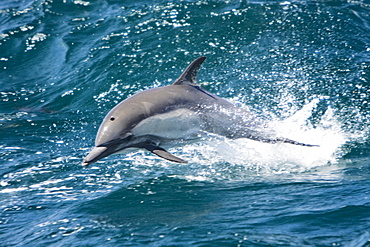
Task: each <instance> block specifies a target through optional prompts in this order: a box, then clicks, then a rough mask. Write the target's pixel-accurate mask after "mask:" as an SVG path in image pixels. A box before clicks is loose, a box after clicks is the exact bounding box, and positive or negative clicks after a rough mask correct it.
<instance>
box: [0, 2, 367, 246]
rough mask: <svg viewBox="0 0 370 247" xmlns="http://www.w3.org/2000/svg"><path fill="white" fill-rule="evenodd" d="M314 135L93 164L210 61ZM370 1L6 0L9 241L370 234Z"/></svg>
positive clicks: (3, 59) (5, 205) (207, 83)
mask: <svg viewBox="0 0 370 247" xmlns="http://www.w3.org/2000/svg"><path fill="white" fill-rule="evenodd" d="M198 56H206V57H207V60H206V61H205V63H204V65H203V66H202V68H201V70H200V71H199V74H198V79H199V83H200V84H201V85H202V86H203V87H204V88H205V89H207V90H209V91H210V92H212V93H214V94H216V95H219V96H221V97H223V98H226V99H229V100H230V101H233V102H235V103H236V104H238V105H241V106H242V107H249V108H250V109H251V110H252V111H253V112H254V113H256V114H258V115H259V116H261V118H263V119H264V120H265V121H266V122H267V123H268V124H269V126H271V128H274V129H276V130H277V131H278V132H279V133H280V134H281V135H282V136H286V137H288V138H291V139H294V140H297V141H301V142H307V143H311V144H317V145H320V146H319V147H300V146H293V145H289V144H266V143H259V142H255V141H251V140H247V139H239V140H229V139H226V138H223V137H219V136H212V135H210V136H209V137H207V138H204V139H202V140H199V141H198V142H192V143H183V144H179V145H178V146H174V147H171V148H170V149H169V150H170V151H171V152H172V153H174V154H175V155H178V156H179V157H182V158H184V159H186V160H188V161H189V163H188V164H175V163H171V162H167V161H165V160H162V159H159V158H158V157H156V156H154V155H152V154H150V153H148V152H146V151H137V152H131V153H127V154H125V155H115V156H110V157H108V158H105V159H103V160H101V161H99V162H97V163H96V164H94V165H92V166H91V167H89V168H87V169H84V168H82V166H81V165H80V164H81V162H82V159H83V157H84V156H85V155H86V154H87V153H88V152H89V150H90V149H91V148H92V147H93V144H94V139H95V135H96V132H97V129H98V127H99V125H100V123H101V121H102V119H103V118H104V116H105V114H106V113H107V112H108V111H109V110H110V109H111V108H112V107H114V106H115V105H116V104H117V103H119V102H120V101H121V100H123V99H125V98H127V97H129V96H131V95H133V94H135V93H137V92H139V91H142V90H145V89H148V88H153V87H158V86H163V85H168V84H170V83H172V82H173V81H174V80H175V79H176V78H177V77H178V76H179V75H180V74H181V72H182V71H183V69H185V68H186V66H187V65H188V64H189V63H190V62H191V61H192V60H193V59H195V58H196V57H198ZM369 95H370V2H369V1H363V0H358V1H356V0H347V1H344V0H343V1H303V0H302V1H301V0H293V1H263V0H261V1H257V0H256V1H254V0H253V1H243V0H241V1H233V0H231V1H216V0H212V1H191V0H189V1H180V0H177V1H164V0H163V1H148V0H143V1H134V2H133V1H118V0H90V1H89V0H74V1H72V0H2V1H1V3H0V148H1V152H0V168H1V170H0V246H346V247H349V246H350V247H357V246H370V138H369V137H370V118H369V113H370V105H369V101H370V96H369Z"/></svg>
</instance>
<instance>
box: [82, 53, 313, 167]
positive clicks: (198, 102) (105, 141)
mask: <svg viewBox="0 0 370 247" xmlns="http://www.w3.org/2000/svg"><path fill="white" fill-rule="evenodd" d="M205 59H206V58H205V57H199V58H197V59H195V60H194V61H193V62H192V63H191V64H190V65H189V66H188V67H187V68H186V69H185V71H184V72H183V73H182V74H181V76H180V77H179V78H178V79H177V80H176V81H175V82H174V83H173V84H172V85H169V86H164V87H158V88H152V89H148V90H145V91H142V92H140V93H137V94H135V95H133V96H132V97H129V98H127V99H126V100H124V101H122V102H121V103H119V104H118V105H117V106H115V107H114V108H113V109H112V110H111V111H110V112H109V113H108V114H107V115H106V117H105V118H104V120H103V123H102V124H101V125H100V128H99V130H98V134H97V136H96V139H95V148H94V149H93V150H92V151H91V152H90V153H89V155H87V156H86V158H85V159H84V161H83V163H82V165H84V166H88V165H90V164H91V163H94V162H96V161H98V160H100V159H102V158H104V157H107V156H108V155H111V154H116V153H120V152H122V151H124V150H126V149H128V148H142V149H146V150H148V151H150V152H152V153H154V154H156V155H158V156H159V157H161V158H164V159H167V160H170V161H173V162H179V163H186V161H185V160H183V159H181V158H178V157H176V156H174V155H173V154H171V153H169V152H167V151H166V150H165V149H163V148H162V147H161V146H163V145H170V144H173V143H176V142H180V141H182V140H189V139H194V138H199V136H200V135H201V134H202V133H204V132H208V133H214V134H217V135H222V136H226V137H228V138H232V139H236V138H249V139H253V140H257V141H261V142H268V143H277V142H283V143H290V144H295V145H301V146H315V145H310V144H304V143H300V142H296V141H293V140H291V139H287V138H281V137H277V136H276V135H275V134H274V133H273V132H272V131H271V130H268V128H266V127H265V126H264V125H263V123H262V121H261V120H260V119H259V118H258V117H256V116H255V115H254V114H253V113H251V112H250V111H248V110H247V109H246V108H243V107H237V106H235V105H234V104H232V103H230V102H229V101H227V100H224V99H222V98H220V97H218V96H216V95H214V94H211V93H210V92H208V91H206V90H204V89H203V88H201V87H200V86H199V85H198V84H197V73H198V70H199V68H200V66H201V64H202V63H203V62H204V60H205Z"/></svg>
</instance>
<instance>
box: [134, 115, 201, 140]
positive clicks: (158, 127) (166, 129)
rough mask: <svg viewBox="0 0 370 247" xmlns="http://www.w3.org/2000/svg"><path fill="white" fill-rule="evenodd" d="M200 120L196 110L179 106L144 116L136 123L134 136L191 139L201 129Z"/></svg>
mask: <svg viewBox="0 0 370 247" xmlns="http://www.w3.org/2000/svg"><path fill="white" fill-rule="evenodd" d="M201 126H202V121H201V119H200V117H199V114H197V113H196V112H194V111H192V110H189V109H185V108H180V109H176V110H173V111H170V112H166V113H162V114H157V115H154V116H152V117H149V118H146V119H144V120H143V121H141V122H140V123H139V124H138V125H136V126H135V127H134V128H133V129H132V130H131V133H132V134H133V135H134V136H146V135H150V136H157V137H160V138H161V139H169V140H171V139H172V140H173V139H193V138H195V137H197V135H198V133H199V132H200V130H201Z"/></svg>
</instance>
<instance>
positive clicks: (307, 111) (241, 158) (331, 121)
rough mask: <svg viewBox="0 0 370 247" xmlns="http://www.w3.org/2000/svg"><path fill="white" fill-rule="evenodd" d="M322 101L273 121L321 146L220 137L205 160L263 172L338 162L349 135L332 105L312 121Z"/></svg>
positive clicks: (211, 143)
mask: <svg viewBox="0 0 370 247" xmlns="http://www.w3.org/2000/svg"><path fill="white" fill-rule="evenodd" d="M318 102H319V100H313V101H311V102H310V103H308V104H307V105H305V106H304V107H303V108H302V109H300V110H298V111H297V112H295V113H294V114H293V115H292V116H290V117H288V118H286V119H285V120H282V121H281V120H277V119H273V120H271V122H270V123H269V126H270V128H273V129H274V130H276V132H277V133H278V136H283V137H286V138H290V139H292V140H296V141H298V142H302V143H307V144H314V145H318V147H305V146H298V145H292V144H287V143H278V144H269V143H262V142H258V141H254V140H250V139H245V138H241V139H236V140H229V139H226V138H219V139H218V140H217V141H215V140H212V141H208V142H207V143H206V144H205V145H204V146H203V147H201V148H202V149H203V151H206V152H203V151H201V152H202V153H203V154H204V157H203V158H204V159H205V160H208V161H211V162H217V161H216V160H222V161H223V162H226V163H229V164H230V165H231V166H243V167H244V168H246V169H248V170H251V171H255V172H262V173H274V174H277V173H297V172H299V173H301V172H305V171H308V170H310V169H313V168H317V167H322V166H325V165H329V164H331V165H332V164H337V163H338V160H339V159H340V158H341V157H342V156H343V155H344V153H345V151H344V150H343V149H342V148H341V147H342V146H343V144H345V143H346V142H347V141H348V135H347V134H346V133H345V132H344V131H343V130H342V129H341V124H340V122H339V121H338V120H337V118H336V116H335V114H334V111H333V109H332V108H330V107H328V108H327V110H326V111H325V113H324V114H323V115H322V116H321V119H320V121H319V122H318V123H316V124H311V123H310V122H309V119H310V117H311V116H312V113H313V111H314V110H315V109H316V107H317V104H318Z"/></svg>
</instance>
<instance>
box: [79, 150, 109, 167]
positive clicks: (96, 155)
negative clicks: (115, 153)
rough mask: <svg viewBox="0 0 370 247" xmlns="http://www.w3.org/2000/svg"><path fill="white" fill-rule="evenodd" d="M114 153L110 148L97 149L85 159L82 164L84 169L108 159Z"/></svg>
mask: <svg viewBox="0 0 370 247" xmlns="http://www.w3.org/2000/svg"><path fill="white" fill-rule="evenodd" d="M111 153H112V151H111V149H110V148H108V147H95V148H94V149H93V150H91V152H90V153H89V154H88V155H87V156H86V157H85V159H84V160H83V162H82V165H83V166H84V167H88V166H89V165H90V164H92V163H94V162H96V161H98V160H100V159H102V158H104V157H107V156H108V155H110V154H111Z"/></svg>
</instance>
